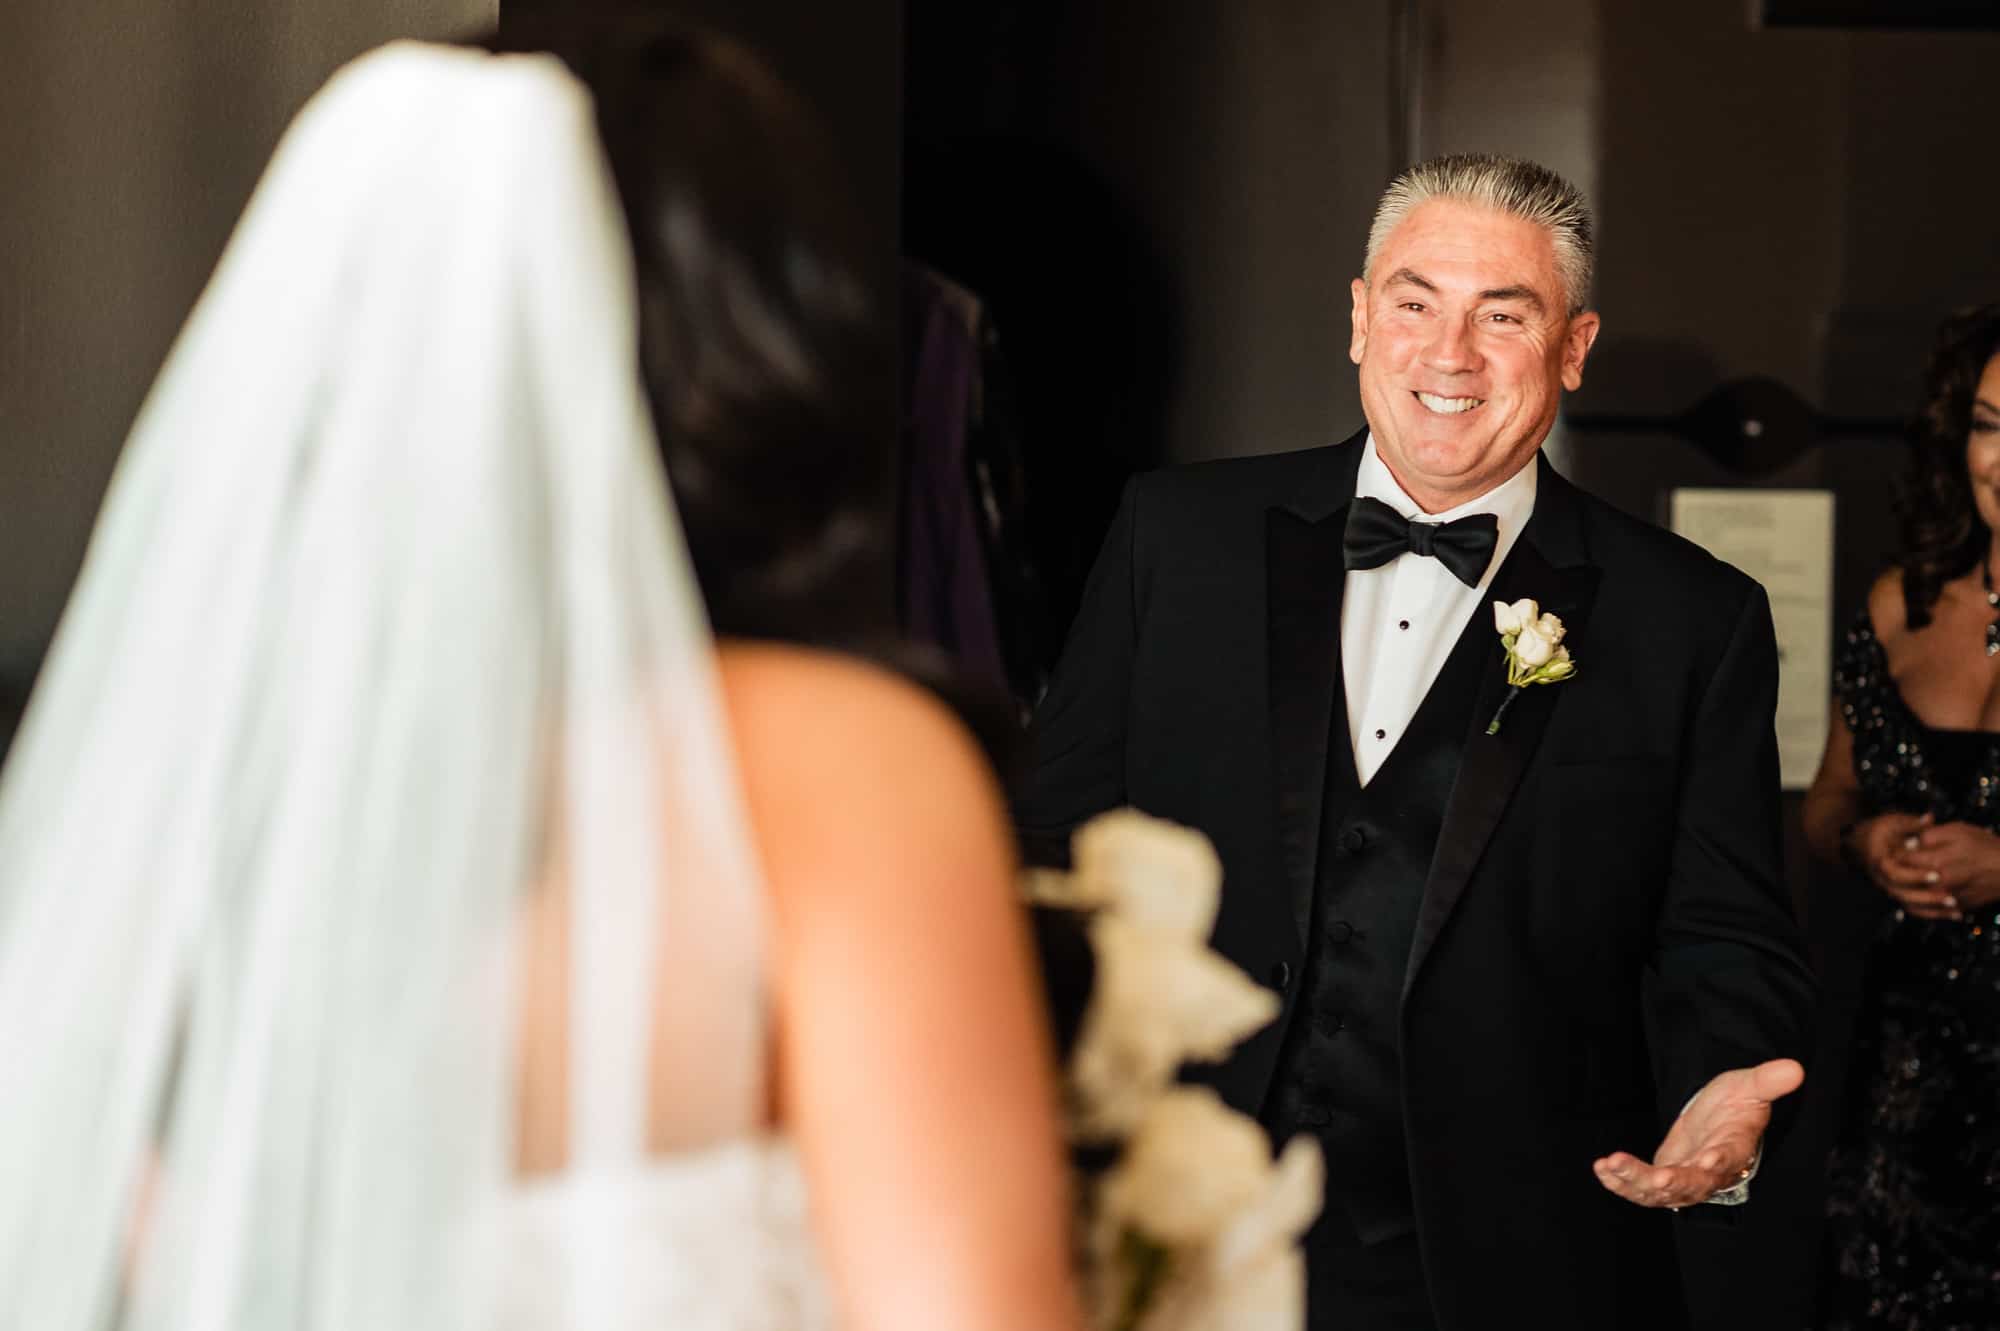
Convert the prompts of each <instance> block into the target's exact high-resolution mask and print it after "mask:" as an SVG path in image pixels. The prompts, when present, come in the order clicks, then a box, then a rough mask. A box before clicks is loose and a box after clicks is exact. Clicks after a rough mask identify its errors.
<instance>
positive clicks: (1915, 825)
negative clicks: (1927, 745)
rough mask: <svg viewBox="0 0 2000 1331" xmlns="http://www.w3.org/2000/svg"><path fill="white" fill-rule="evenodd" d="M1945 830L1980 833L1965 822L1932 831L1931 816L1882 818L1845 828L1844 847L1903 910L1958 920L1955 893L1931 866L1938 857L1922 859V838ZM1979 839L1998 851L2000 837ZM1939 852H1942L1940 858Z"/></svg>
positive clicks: (1930, 917)
mask: <svg viewBox="0 0 2000 1331" xmlns="http://www.w3.org/2000/svg"><path fill="white" fill-rule="evenodd" d="M1947 828H1963V829H1965V830H1968V831H1977V830H1978V829H1976V828H1967V827H1966V824H1964V823H1952V824H1947V827H1936V826H1934V825H1933V823H1932V819H1931V816H1930V815H1929V814H1923V815H1922V816H1918V815H1916V814H1909V813H1880V814H1876V815H1875V816H1874V817H1873V818H1864V819H1862V820H1861V821H1860V822H1858V823H1856V824H1854V826H1853V827H1852V828H1851V829H1849V831H1848V833H1847V847H1848V850H1849V852H1850V853H1851V854H1852V855H1853V857H1854V858H1855V860H1856V861H1857V862H1858V863H1859V864H1860V867H1861V869H1862V871H1863V872H1864V873H1866V874H1867V875H1868V878H1869V880H1870V881H1871V882H1873V883H1874V884H1875V886H1877V887H1879V888H1881V889H1882V890H1883V891H1884V892H1886V893H1888V894H1889V896H1890V897H1891V898H1892V899H1893V900H1894V901H1895V903H1896V904H1897V905H1898V906H1901V907H1902V908H1903V909H1904V910H1905V911H1907V912H1908V913H1910V914H1911V915H1914V916H1916V917H1917V918H1918V919H1922V920H1956V919H1960V918H1962V917H1961V916H1960V914H1959V906H1960V905H1961V901H1960V898H1959V897H1958V895H1957V894H1956V888H1955V887H1954V886H1952V885H1950V884H1948V883H1947V882H1946V879H1945V873H1944V869H1943V868H1942V867H1940V866H1939V865H1938V864H1937V863H1936V862H1935V860H1936V858H1937V857H1936V856H1933V857H1932V859H1931V860H1925V859H1922V858H1921V856H1922V855H1923V844H1924V843H1923V838H1924V837H1925V836H1927V835H1930V834H1932V833H1938V832H1944V831H1946V830H1947ZM1981 835H1985V836H1987V839H1988V840H1989V841H1992V842H1994V844H1995V848H1996V850H2000V838H1995V837H1992V836H1990V835H1988V834H1985V833H1981ZM1953 841H1954V843H1955V841H1956V838H1954V839H1953ZM1942 853H1943V851H1942V849H1940V851H1939V854H1940V855H1942ZM1996 867H2000V865H1996Z"/></svg>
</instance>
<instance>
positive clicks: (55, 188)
mask: <svg viewBox="0 0 2000 1331" xmlns="http://www.w3.org/2000/svg"><path fill="white" fill-rule="evenodd" d="M494 3H495V0H286V3H283V4H275V5H274V4H269V3H263V2H262V0H92V3H90V4H87V5H77V4H64V3H60V2H59V0H8V2H7V3H6V4H4V5H0V199H4V200H5V204H4V206H0V748H4V744H5V742H6V739H7V737H8V735H9V734H10V733H11V731H12V729H13V724H14V718H15V716H16V714H17V712H18V707H19V702H20V699H21V698H22V697H23V696H24V694H25V690H26V688H27V682H28V679H29V677H30V676H31V675H32V673H33V671H34V669H35V665H36V663H37V662H38V661H39V660H40V658H41V654H42V651H43V649H44V647H45V646H46V644H47V642H48V639H49V636H50V635H51V634H52V633H53V632H54V629H55V623H56V619H57V616H58V615H59V614H60V612H61V609H62V604H63V600H64V598H65V597H66V596H67V594H68V590H69V584H70V581H71V579H72V578H74V576H75V574H76V569H77V567H78V565H79V563H80V562H81V560H82V558H83V550H84V543H85V539H86V537H87V536H88V534H89V530H90V524H91V520H92V517H93V516H94V514H95V513H96V509H97V504H98V500H99V497H100V496H101V494H102V492H103V488H104V484H105V481H106V479H107V478H108V477H109V475H110V470H111V465H112V462H113V460H114V459H115V458H116V457H117V454H118V449H119V447H120V445H121V444H122V443H123V442H124V436H125V431H126V429H127V427H128V426H129V425H130V423H131V421H132V417H133V416H134V414H135V413H136V412H137V410H138V407H139V402H140V399H141V397H142V396H143V395H144V393H145V391H146V388H147V386H148V385H149V384H150V383H151V382H152V378H153V374H154V372H155V371H156V370H157V369H158V367H159V364H160V362H161V360H162V359H163V358H164V357H165V355H166V350H167V345H168V342H169V341H170V340H171V339H172V337H173V335H174V333H175V331H176V330H177V329H178V328H179V327H180V323H181V320H182V318H183V317H184V316H185V315H186V313H187V311H188V308H189V307H190V306H191V305H192V304H193V303H194V299H195V296H196V295H197V294H198V293H199V292H200V290H201V287H202V284H203V283H204V282H205V281H206V280H207V277H208V272H209V269H210V268H211V267H212V266H213V265H214V263H215V259H216V257H217V255H219V254H220V253H221V251H222V246H223V242H224V240H225V239H226V238H227V236H228V234H229V229H230V226H231V225H232V224H233V223H234V221H235V218H236V215H237V213H238V212H239V211H240V210H241V208H242V206H243V204H244V202H245V201H246V200H247V199H248V198H249V195H250V190H251V187H252V186H253V185H254V184H255V183H256V181H257V177H258V175H259V174H260V173H261V172H262V170H263V166H264V161H265V159H266V158H267V157H268V156H269V155H270V152H271V150H272V148H273V147H274V146H276V144H277V141H278V136H279V134H280V133H281V132H282V131H283V129H284V127H285V124H286V123H287V122H288V121H289V120H290V119H291V117H292V114H293V113H294V112H295V111H296V110H297V109H298V107H299V106H300V105H301V104H303V103H304V101H305V100H306V98H307V97H308V96H310V95H311V93H312V91H313V90H314V89H315V88H317V87H318V86H319V84H320V83H321V82H322V81H323V80H324V79H325V78H326V76H327V75H328V74H330V73H331V72H332V71H333V70H334V69H335V68H336V67H337V66H339V65H340V64H341V63H343V62H344V61H346V60H347V59H349V58H351V57H352V56H355V55H357V54H359V53H360V52H362V51H363V50H366V49H367V48H369V47H371V46H374V45H376V44H378V43H380V42H384V41H387V40H389V39H391V38H395V37H443V36H450V35H453V34H455V33H459V32H463V31H466V30H468V29H471V28H473V27H476V26H478V25H480V24H483V23H488V22H490V21H491V20H492V16H493V13H494Z"/></svg>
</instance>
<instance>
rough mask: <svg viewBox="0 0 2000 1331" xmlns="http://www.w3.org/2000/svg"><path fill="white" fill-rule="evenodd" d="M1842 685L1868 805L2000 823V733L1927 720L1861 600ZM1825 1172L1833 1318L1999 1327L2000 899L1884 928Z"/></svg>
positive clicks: (1827, 1284) (1910, 1330) (1828, 1312)
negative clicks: (1935, 726) (1961, 912)
mask: <svg viewBox="0 0 2000 1331" xmlns="http://www.w3.org/2000/svg"><path fill="white" fill-rule="evenodd" d="M1834 692H1835V696H1836V697H1837V698H1838V700H1839V703H1840V709H1841V714H1842V715H1843V716H1844V717H1845V718H1846V721H1847V725H1848V728H1849V729H1850V730H1851V731H1852V732H1853V735H1854V765H1855V774H1856V776H1857V777H1858V778H1859V779H1860V783H1861V789H1862V793H1863V795H1864V797H1865V799H1866V801H1867V804H1868V807H1869V808H1871V809H1875V810H1889V809H1899V810H1904V811H1907V812H1911V813H1921V812H1923V811H1925V810H1930V811H1931V812H1933V813H1934V814H1935V815H1936V816H1937V820H1938V821H1939V822H1941V823H1942V822H1954V821H1959V822H1970V823H1976V824H1978V825H1980V826H1982V827H1988V828H1996V829H2000V734H1987V733H1984V732H1967V731H1938V730H1931V729H1928V728H1927V727H1925V726H1924V725H1923V723H1922V722H1920V721H1919V720H1918V719H1917V718H1916V716H1915V714H1914V713H1912V712H1911V711H1910V709H1909V708H1908V707H1907V706H1905V705H1904V703H1903V699H1902V695H1901V694H1900V693H1899V692H1898V691H1897V689H1896V686H1895V683H1894V682H1893V681H1892V680H1891V679H1890V677H1889V670H1888V660H1887V658H1886V656H1885V655H1884V653H1883V651H1882V646H1881V643H1880V642H1879V641H1877V639H1876V637H1875V633H1874V630H1873V628H1872V627H1871V625H1870V624H1869V621H1868V616H1867V614H1866V612H1865V611H1864V612H1863V613H1862V614H1861V615H1859V616H1857V618H1856V620H1855V623H1854V626H1853V627H1852V628H1850V629H1849V630H1848V632H1847V635H1846V637H1845V638H1844V639H1843V641H1842V643H1841V645H1840V649H1839V651H1838V653H1837V654H1836V658H1835V663H1834ZM1829 1183H1830V1191H1829V1199H1828V1217H1829V1219H1828V1243H1827V1270H1826V1278H1825V1281H1824V1291H1825V1299H1826V1306H1825V1309H1824V1316H1823V1319H1822V1322H1821V1325H1822V1326H1823V1327H1824V1328H1825V1331H1850V1329H1852V1331H1859V1328H1863V1327H1868V1328H1889V1329H1891V1331H1974V1328H1977V1329H1978V1331H1991V1329H1992V1328H1996V1327H2000V911H1996V910H1995V909H1994V908H1992V907H1988V908H1987V909H1986V910H1985V911H1983V912H1982V913H1981V914H1979V915H1978V916H1976V917H1974V918H1970V919H1967V920H1966V921H1965V922H1964V923H1962V924H1961V923H1955V922H1944V921H1935V922H1934V921H1925V920H1917V919H1912V918H1908V917H1905V916H1903V915H1902V913H1901V912H1900V911H1898V912H1896V913H1895V915H1893V916H1891V917H1890V919H1889V920H1888V921H1887V922H1886V923H1885V925H1884V926H1883V930H1882V932H1881V934H1880V935H1879V936H1878V937H1877V939H1876V942H1875V944H1874V947H1873V950H1872V952H1871V954H1870V958H1869V971H1868V989H1867V993H1866V996H1865V998H1864V1000H1863V1004H1862V1009H1861V1015H1860V1020H1859V1022H1858V1023H1857V1025H1856V1029H1855V1046H1854V1062H1853V1073H1852V1074H1851V1076H1850V1078H1849V1102H1848V1105H1847V1109H1846V1114H1845V1119H1844V1123H1843V1127H1842V1130H1841V1137H1840V1143H1839V1145H1838V1147H1837V1148H1836V1149H1835V1151H1834V1153H1833V1158H1832V1161H1831V1164H1830V1171H1829Z"/></svg>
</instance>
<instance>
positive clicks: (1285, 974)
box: [1271, 961, 1292, 990]
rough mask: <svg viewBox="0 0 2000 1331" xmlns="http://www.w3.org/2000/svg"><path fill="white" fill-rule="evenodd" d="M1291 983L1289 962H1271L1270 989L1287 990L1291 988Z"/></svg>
mask: <svg viewBox="0 0 2000 1331" xmlns="http://www.w3.org/2000/svg"><path fill="white" fill-rule="evenodd" d="M1291 983H1292V966H1291V963H1290V962H1288V961H1274V962H1272V963H1271V987H1272V988H1273V989H1280V990H1282V989H1286V988H1289V987H1290V986H1291Z"/></svg>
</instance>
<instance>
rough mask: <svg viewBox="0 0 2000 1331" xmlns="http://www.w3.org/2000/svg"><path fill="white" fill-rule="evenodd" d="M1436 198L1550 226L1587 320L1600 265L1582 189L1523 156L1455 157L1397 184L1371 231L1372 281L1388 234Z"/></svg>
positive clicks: (1569, 294) (1566, 281) (1568, 291)
mask: <svg viewBox="0 0 2000 1331" xmlns="http://www.w3.org/2000/svg"><path fill="white" fill-rule="evenodd" d="M1429 199H1457V200H1459V201H1461V202H1464V203H1471V204H1478V205H1480V206H1482V207H1486V208H1491V209H1494V210H1495V211H1497V212H1502V213H1506V214H1508V215H1509V216H1511V217H1518V218H1520V219H1521V220H1522V221H1524V222H1532V223H1534V224H1535V225H1536V226H1539V227H1542V228H1544V229H1545V230H1547V231H1548V233H1549V239H1550V240H1552V241H1553V242H1555V248H1556V271H1557V273H1559V274H1560V275H1561V277H1562V282H1563V287H1564V291H1563V295H1564V296H1565V297H1566V298H1567V300H1568V302H1569V312H1570V313H1571V314H1580V313H1582V312H1583V310H1584V308H1585V307H1586V306H1587V305H1588V303H1589V301H1590V276H1591V269H1592V268H1593V266H1594V265H1595V263H1596V241H1595V237H1594V233H1593V228H1592V226H1591V220H1590V205H1589V203H1587V202H1585V200H1584V197H1583V191H1582V190H1580V189H1578V188H1577V187H1576V186H1574V185H1572V184H1570V183H1569V182H1568V181H1567V180H1564V179H1563V178H1562V177H1561V176H1559V175H1557V174H1556V173H1555V172H1553V171H1551V170H1549V169H1548V168H1547V167H1545V166H1542V165H1541V164H1539V163H1536V162H1529V161H1524V160H1522V159H1521V158H1518V157H1493V156H1490V155H1488V154H1486V153H1453V154H1452V155H1450V156H1448V157H1433V158H1432V159H1431V160H1430V161H1428V162H1419V163H1417V164H1416V165H1415V166H1413V167H1410V168H1408V169H1407V170H1405V171H1404V172H1403V173H1402V174H1400V175H1398V176H1397V177H1396V178H1395V179H1394V180H1392V181H1390V182H1389V188H1388V189H1386V190H1383V191H1382V199H1381V202H1379V203H1377V204H1376V205H1375V220H1374V222H1373V223H1372V224H1371V225H1370V226H1369V228H1368V254H1367V257H1366V259H1365V260H1364V263H1363V266H1362V269H1361V271H1362V273H1363V274H1364V275H1365V276H1367V277H1368V278H1370V279H1371V280H1372V279H1373V277H1374V270H1375V256H1376V255H1378V254H1380V253H1381V252H1382V247H1383V245H1385V244H1387V243H1388V240H1389V233H1390V232H1392V231H1394V230H1395V229H1396V228H1397V226H1399V225H1401V223H1402V221H1403V219H1404V218H1406V217H1408V216H1409V215H1410V214H1411V212H1413V211H1414V210H1415V209H1416V207H1417V205H1418V204H1420V203H1423V202H1425V201H1426V200H1429Z"/></svg>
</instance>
